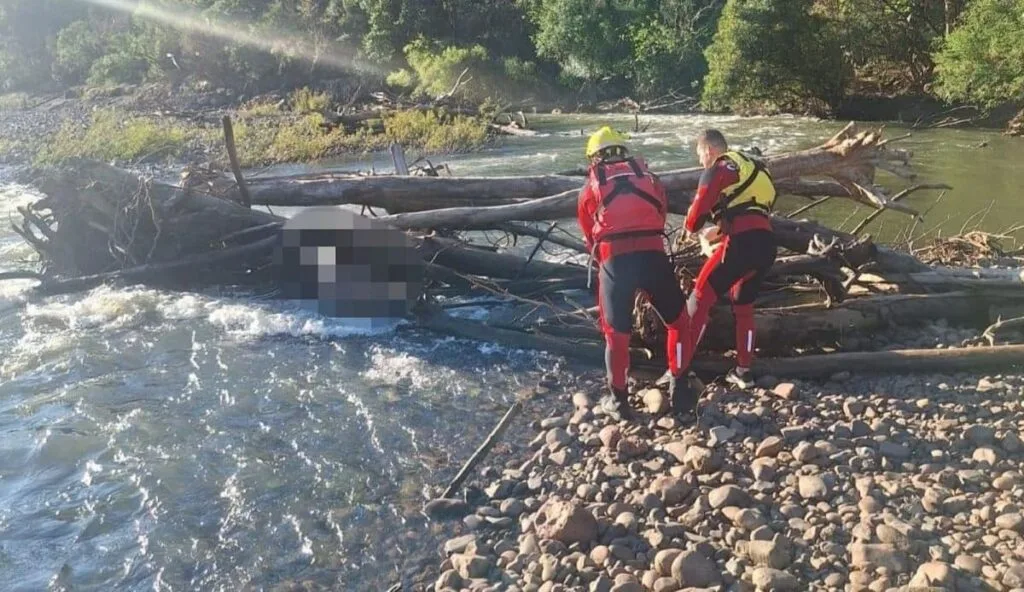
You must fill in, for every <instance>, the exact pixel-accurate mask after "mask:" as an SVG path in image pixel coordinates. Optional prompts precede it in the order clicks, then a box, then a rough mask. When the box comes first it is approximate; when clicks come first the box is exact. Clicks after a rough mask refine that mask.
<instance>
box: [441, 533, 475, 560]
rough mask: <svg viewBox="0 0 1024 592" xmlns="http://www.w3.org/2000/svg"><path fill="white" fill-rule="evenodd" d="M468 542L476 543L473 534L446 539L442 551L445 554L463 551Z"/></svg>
mask: <svg viewBox="0 0 1024 592" xmlns="http://www.w3.org/2000/svg"><path fill="white" fill-rule="evenodd" d="M470 543H476V535H475V534H466V535H462V536H459V537H455V538H453V539H448V541H447V542H445V544H444V553H445V555H451V554H453V553H464V552H465V551H466V547H467V546H469V545H470Z"/></svg>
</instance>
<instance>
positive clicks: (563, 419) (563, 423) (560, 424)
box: [540, 415, 569, 430]
mask: <svg viewBox="0 0 1024 592" xmlns="http://www.w3.org/2000/svg"><path fill="white" fill-rule="evenodd" d="M568 425H569V416H568V415H562V416H560V417H549V418H547V419H542V420H540V428H541V429H542V430H550V429H552V428H564V427H567V426H568Z"/></svg>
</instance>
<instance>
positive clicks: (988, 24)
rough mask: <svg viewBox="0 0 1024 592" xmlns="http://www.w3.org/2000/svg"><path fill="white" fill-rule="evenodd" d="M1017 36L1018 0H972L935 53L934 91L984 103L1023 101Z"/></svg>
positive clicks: (1023, 11) (1022, 1) (1023, 13)
mask: <svg viewBox="0 0 1024 592" xmlns="http://www.w3.org/2000/svg"><path fill="white" fill-rule="evenodd" d="M1022 36H1024V0H975V2H974V3H973V4H970V5H969V6H968V8H967V12H966V14H965V15H964V19H963V24H962V25H961V26H960V27H959V28H958V29H956V30H955V31H953V33H951V34H950V35H949V37H947V38H946V41H945V44H944V45H943V47H942V49H941V51H940V52H939V53H938V54H937V55H936V56H935V62H936V71H937V81H938V85H937V92H938V94H939V96H941V97H943V98H945V99H947V100H957V101H974V102H977V103H980V104H982V105H984V106H986V107H992V106H995V105H996V104H999V103H1001V102H1003V101H1014V100H1016V101H1021V100H1024V40H1022ZM1014 40H1016V41H1014Z"/></svg>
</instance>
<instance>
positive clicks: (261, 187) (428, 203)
mask: <svg viewBox="0 0 1024 592" xmlns="http://www.w3.org/2000/svg"><path fill="white" fill-rule="evenodd" d="M887 144H888V141H887V140H883V139H882V137H881V134H880V133H879V132H857V130H856V129H855V127H854V126H853V124H852V123H851V124H850V125H848V126H847V127H845V128H843V130H841V131H840V132H839V133H837V134H836V135H835V136H834V137H832V138H831V139H830V140H829V141H827V142H826V143H824V144H822V145H821V146H819V147H817V148H811V149H808V150H803V151H799V152H793V153H788V154H782V155H777V156H771V157H768V158H767V159H764V162H765V164H766V166H767V167H768V169H769V171H770V172H771V173H772V175H773V177H774V178H775V179H776V180H778V181H779V182H780V183H782V182H783V180H786V179H798V178H799V177H801V176H804V175H818V176H828V177H832V179H833V181H834V182H835V183H836V185H820V186H819V187H820V189H818V190H817V191H819V192H824V191H828V192H829V193H828V194H830V195H831V194H835V195H836V196H837V197H844V198H847V199H851V200H854V201H856V202H859V203H862V204H865V205H869V206H871V207H874V208H892V209H895V210H898V211H902V212H904V213H907V214H910V215H914V216H917V215H918V213H917V212H916V211H915V210H913V209H912V208H908V207H906V206H905V205H903V204H900V203H898V202H895V203H893V202H890V200H889V199H888V198H887V197H886V196H885V195H884V193H883V192H882V191H881V189H880V188H878V187H877V186H875V185H874V184H873V179H874V173H875V169H876V168H883V169H884V170H896V171H900V172H902V169H905V168H907V167H908V166H909V161H910V153H908V152H905V151H901V150H891V149H889V148H888V146H887ZM702 172H703V169H702V168H699V167H697V168H689V169H680V170H675V171H668V172H663V173H659V178H660V179H661V180H662V182H663V183H664V185H665V187H666V189H667V190H668V191H669V194H670V209H671V211H673V212H675V213H683V212H685V211H686V207H687V206H688V205H689V201H690V196H689V194H688V192H692V191H693V190H695V189H696V188H697V184H698V182H699V180H700V176H701V174H702ZM582 185H583V180H582V179H580V178H578V177H566V176H557V175H544V176H535V177H478V178H470V177H465V178H450V179H438V178H434V179H430V180H427V179H426V178H422V177H413V178H404V177H355V178H351V177H349V178H330V179H311V180H309V181H301V180H296V179H294V178H291V179H288V180H284V181H277V180H275V179H274V178H264V179H259V180H255V181H253V182H252V183H250V187H249V189H250V193H251V194H252V200H253V203H256V204H264V205H287V206H311V205H342V204H355V205H368V206H374V207H381V208H384V209H387V210H388V211H389V212H391V213H397V212H415V211H421V210H432V209H440V208H457V207H480V206H484V205H496V204H497V205H503V204H508V203H513V202H515V201H518V200H523V199H540V198H542V197H549V196H554V195H561V196H562V199H563V200H564V204H563V206H564V208H565V209H564V210H559V211H560V212H562V213H561V214H559V215H558V216H557V217H567V216H571V215H572V213H573V209H572V208H573V206H574V205H575V192H577V191H579V189H580V188H581V187H582ZM816 194H817V193H816ZM488 202H489V203H488ZM547 207H553V205H552V204H550V203H549V204H547ZM526 219H537V218H526Z"/></svg>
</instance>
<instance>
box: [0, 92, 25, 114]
mask: <svg viewBox="0 0 1024 592" xmlns="http://www.w3.org/2000/svg"><path fill="white" fill-rule="evenodd" d="M28 106H29V100H28V95H27V94H25V93H7V94H3V95H0V113H3V112H5V111H21V110H22V109H27V108H28Z"/></svg>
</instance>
